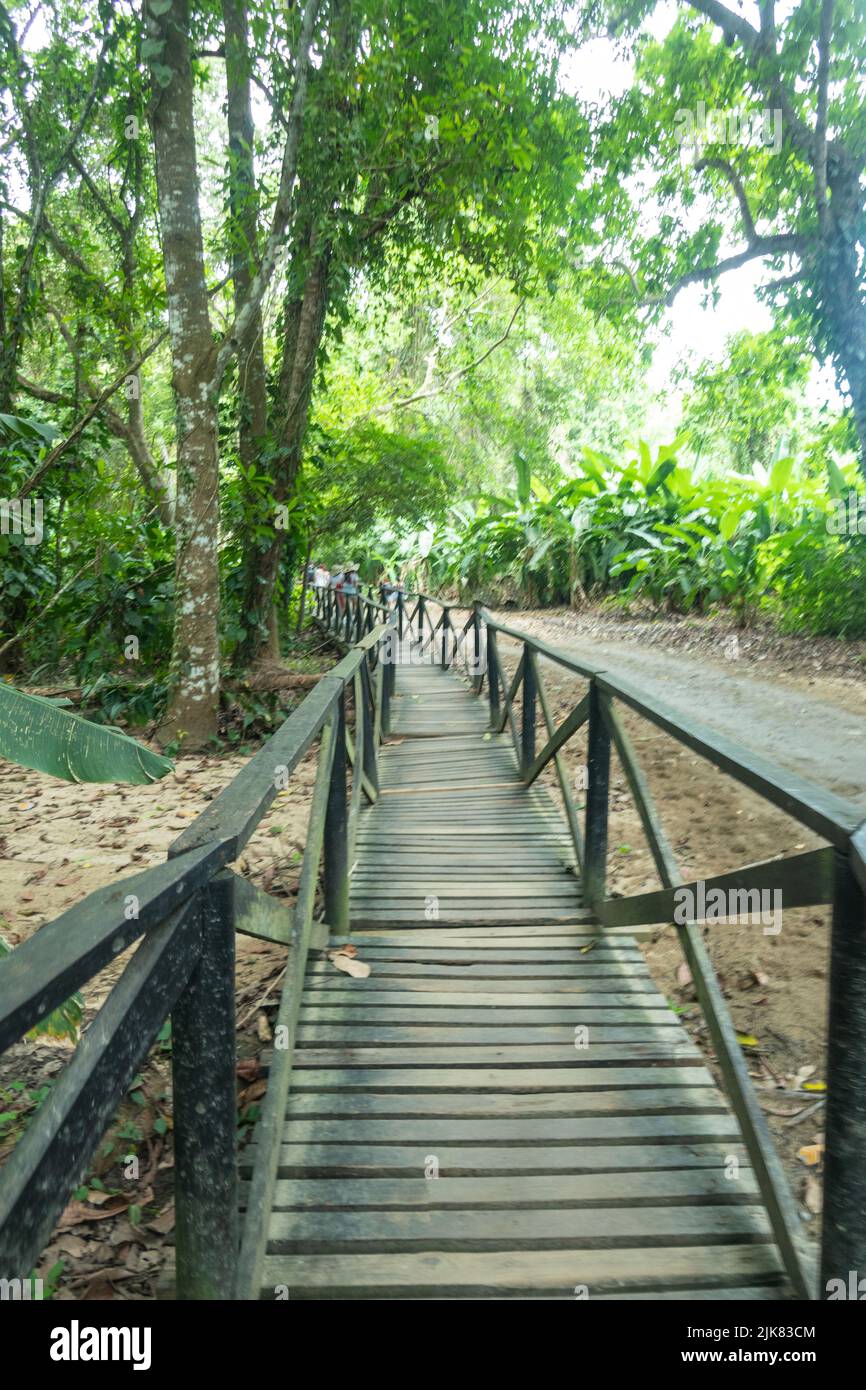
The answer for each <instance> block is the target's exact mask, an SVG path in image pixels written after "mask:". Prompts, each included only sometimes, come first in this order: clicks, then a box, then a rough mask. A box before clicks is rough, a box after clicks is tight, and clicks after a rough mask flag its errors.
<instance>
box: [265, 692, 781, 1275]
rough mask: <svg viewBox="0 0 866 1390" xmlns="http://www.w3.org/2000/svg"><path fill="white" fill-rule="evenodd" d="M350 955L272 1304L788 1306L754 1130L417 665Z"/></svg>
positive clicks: (315, 999) (548, 833) (291, 1192)
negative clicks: (483, 1301) (363, 965)
mask: <svg viewBox="0 0 866 1390" xmlns="http://www.w3.org/2000/svg"><path fill="white" fill-rule="evenodd" d="M391 709H392V721H391V726H392V733H391V738H390V739H389V740H388V741H387V742H386V743H385V744H384V746H383V747H382V748H381V749H380V758H379V771H380V786H381V794H380V796H379V799H378V801H377V802H376V803H375V805H373V806H372V807H370V808H369V809H368V810H367V811H366V812H364V813H363V816H362V819H361V822H360V829H359V833H358V838H357V843H356V849H355V863H354V868H353V874H352V885H353V886H352V896H351V923H352V932H351V939H352V942H353V943H354V945H355V946H356V947H357V951H358V958H359V959H361V960H363V961H365V962H367V963H368V964H369V965H370V966H371V974H370V976H369V977H368V978H367V979H356V978H352V977H350V976H347V975H345V974H341V973H339V972H338V971H337V970H336V969H335V968H334V966H333V965H332V964H331V963H330V961H328V960H327V959H326V958H324V957H321V956H320V957H319V958H318V959H315V960H311V962H310V964H309V965H308V969H307V977H306V981H305V990H304V996H303V1003H302V1007H301V1012H300V1017H299V1025H298V1033H297V1040H296V1049H295V1055H294V1068H293V1075H292V1083H291V1094H290V1098H289V1104H288V1114H287V1118H286V1124H285V1131H284V1143H283V1146H282V1149H281V1153H280V1165H279V1172H278V1180H277V1183H276V1193H275V1201H274V1204H273V1209H272V1215H271V1219H270V1226H269V1238H268V1246H267V1254H266V1257H265V1261H264V1269H263V1274H262V1293H263V1296H264V1297H273V1290H274V1288H275V1287H277V1286H287V1287H288V1289H289V1291H290V1297H291V1298H293V1299H295V1298H301V1299H303V1298H383V1297H399V1298H457V1297H467V1298H482V1297H483V1298H538V1297H542V1298H581V1297H584V1296H588V1298H589V1299H590V1300H592V1299H593V1298H601V1299H611V1298H624V1299H656V1298H665V1299H668V1298H670V1299H673V1298H682V1299H728V1298H732V1299H733V1298H749V1299H780V1298H785V1297H787V1296H790V1295H789V1291H788V1288H787V1285H786V1283H785V1276H784V1273H783V1270H782V1265H781V1262H780V1259H779V1255H778V1252H777V1248H776V1246H775V1244H774V1243H773V1238H772V1235H771V1233H770V1227H769V1223H768V1220H767V1216H766V1213H765V1210H764V1208H763V1205H762V1202H761V1198H760V1196H759V1194H758V1189H757V1185H756V1183H755V1180H754V1178H753V1175H752V1172H751V1169H750V1167H749V1164H748V1159H747V1155H746V1152H745V1150H744V1148H743V1145H742V1143H741V1140H740V1135H739V1133H738V1129H737V1124H736V1121H735V1119H734V1118H733V1116H732V1114H731V1112H730V1110H729V1108H728V1106H727V1104H726V1102H725V1100H724V1098H723V1097H722V1095H721V1093H720V1091H719V1090H718V1089H717V1088H716V1086H715V1085H714V1082H713V1078H712V1076H711V1074H710V1072H709V1071H708V1069H707V1067H706V1065H705V1063H704V1059H703V1057H702V1055H701V1053H700V1052H699V1051H698V1049H697V1048H696V1047H695V1046H694V1044H693V1043H692V1042H691V1040H690V1038H689V1037H688V1035H687V1033H686V1032H685V1030H684V1029H683V1028H682V1026H681V1025H680V1023H679V1021H678V1019H677V1017H676V1015H675V1014H674V1013H673V1011H672V1010H671V1009H670V1008H668V1007H667V1003H666V1001H665V999H664V998H663V997H662V995H661V994H660V993H659V991H658V989H657V987H656V985H655V983H654V982H653V980H652V978H651V976H650V974H649V972H648V970H647V968H646V965H645V962H644V957H643V955H642V953H641V952H640V950H639V949H638V946H637V943H636V942H635V940H634V938H633V937H629V936H626V935H621V934H616V933H607V934H604V935H602V934H601V933H600V930H599V928H598V927H597V926H596V924H595V923H594V922H593V920H592V918H591V916H590V914H589V913H588V912H587V911H586V910H585V909H584V907H583V905H582V898H581V888H580V882H579V879H578V877H577V874H576V870H575V865H574V861H573V854H572V849H571V842H570V840H569V837H568V834H567V831H566V827H565V825H564V823H563V821H562V819H561V817H560V814H559V811H558V808H557V806H556V805H555V803H554V802H553V799H552V798H551V797H549V795H548V794H547V793H546V791H544V790H542V789H539V788H535V789H532V790H529V791H528V790H526V789H525V788H523V787H521V784H520V779H519V775H518V769H517V766H516V762H515V757H514V752H513V749H512V747H511V744H510V741H509V742H508V743H506V742H505V739H504V737H502V736H489V735H487V734H486V727H487V721H486V712H485V708H484V705H483V703H482V702H481V701H478V700H476V699H475V698H473V696H472V694H471V693H470V692H469V690H468V689H467V687H466V686H465V685H464V684H463V683H462V682H461V681H460V679H459V678H458V676H457V675H456V674H452V673H451V672H446V671H443V670H440V669H439V668H437V667H432V666H419V665H411V664H410V665H402V666H400V667H399V669H398V671H397V678H396V689H395V691H394V697H393V700H392V706H391Z"/></svg>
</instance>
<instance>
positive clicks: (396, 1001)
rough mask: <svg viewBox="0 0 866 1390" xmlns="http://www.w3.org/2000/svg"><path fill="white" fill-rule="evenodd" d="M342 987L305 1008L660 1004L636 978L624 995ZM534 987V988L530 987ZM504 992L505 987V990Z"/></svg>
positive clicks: (308, 999)
mask: <svg viewBox="0 0 866 1390" xmlns="http://www.w3.org/2000/svg"><path fill="white" fill-rule="evenodd" d="M345 978H346V983H345V984H343V983H342V981H341V980H340V979H339V978H335V980H334V982H333V984H329V985H328V986H327V987H325V988H322V989H310V990H308V991H307V993H306V994H305V996H304V1002H305V1004H307V1005H310V1004H321V1005H325V1004H332V1005H333V1004H340V1005H343V1006H344V1007H345V1005H346V1004H347V1002H350V1003H351V1006H352V1007H353V1008H354V1007H356V1006H357V1007H359V1008H373V1007H375V1008H383V1007H384V1008H388V1007H389V1006H396V1007H402V1006H404V1005H406V1004H413V1005H414V1006H415V1007H416V1008H417V1007H419V1006H420V1005H425V1006H426V1007H427V1008H437V1007H441V1006H443V1005H444V1006H445V1007H446V1008H453V1007H455V1006H456V1005H458V1004H462V1005H464V1006H470V1005H471V1006H474V1007H476V1008H496V1009H500V1008H509V1009H514V1008H530V1009H538V1008H550V1007H556V1008H566V1007H571V1008H574V1009H576V1010H583V1009H591V1008H593V1007H604V1008H628V1007H629V1005H631V1007H633V1008H641V1007H643V1006H644V1001H645V999H646V1000H649V1001H651V1002H652V1003H653V1004H654V1005H655V1006H656V1007H658V1001H659V999H660V998H661V996H660V995H659V994H657V993H656V986H655V981H654V980H652V979H650V978H649V977H647V978H646V979H641V978H639V977H637V976H636V977H635V978H634V979H633V980H630V981H628V982H627V984H628V989H626V988H625V987H624V985H623V983H622V982H620V981H617V980H614V981H607V982H606V981H604V980H595V981H594V982H592V984H588V985H584V986H580V985H576V986H575V988H574V989H571V990H564V989H562V990H551V989H550V981H545V989H544V992H543V993H542V992H541V991H540V990H539V989H538V988H537V987H530V988H528V989H525V990H523V991H522V992H521V991H517V990H515V989H514V987H513V986H512V985H510V984H508V983H507V982H506V981H501V980H497V981H494V982H493V983H492V984H482V983H481V982H479V981H476V982H475V983H474V984H472V982H471V981H467V984H469V985H471V988H470V989H465V990H463V989H457V988H456V987H455V986H452V987H451V988H450V989H448V990H443V989H442V987H441V984H439V985H438V986H437V987H436V988H435V989H434V988H430V989H428V988H427V987H426V986H425V985H424V984H423V983H420V982H419V984H418V985H408V984H407V983H406V982H405V981H399V982H395V983H396V984H398V985H399V988H394V989H380V988H379V987H378V986H377V983H376V980H375V978H373V977H371V978H370V979H368V980H364V981H358V980H351V982H350V977H348V976H347V977H345ZM530 983H531V984H536V985H537V982H530ZM427 984H429V985H433V984H435V981H428V982H427ZM503 986H506V987H505V988H503Z"/></svg>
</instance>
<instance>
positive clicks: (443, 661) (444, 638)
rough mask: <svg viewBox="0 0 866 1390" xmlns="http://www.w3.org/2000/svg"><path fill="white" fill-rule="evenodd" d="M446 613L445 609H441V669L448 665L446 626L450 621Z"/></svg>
mask: <svg viewBox="0 0 866 1390" xmlns="http://www.w3.org/2000/svg"><path fill="white" fill-rule="evenodd" d="M448 613H449V610H448V609H447V608H443V609H442V659H441V663H440V664H441V665H442V666H443V668H444V667H445V666H447V665H448V624H449V623H450V621H451V619H450V618H449V616H448Z"/></svg>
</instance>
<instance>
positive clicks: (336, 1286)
mask: <svg viewBox="0 0 866 1390" xmlns="http://www.w3.org/2000/svg"><path fill="white" fill-rule="evenodd" d="M781 1277H782V1276H781V1270H780V1267H779V1262H778V1257H777V1255H776V1253H775V1250H774V1249H773V1247H772V1246H764V1245H741V1246H736V1245H734V1246H727V1245H719V1246H717V1245H709V1246H707V1247H706V1248H704V1247H701V1246H687V1247H670V1246H667V1247H664V1246H648V1247H646V1248H645V1249H634V1250H628V1249H623V1250H599V1251H592V1250H584V1251H582V1252H581V1254H580V1258H579V1260H576V1259H575V1255H574V1252H572V1251H570V1250H565V1251H558V1250H544V1251H521V1252H506V1251H495V1252H490V1253H487V1252H484V1251H478V1252H472V1253H468V1252H467V1253H464V1252H452V1253H449V1254H447V1255H443V1256H438V1255H435V1254H430V1253H423V1254H406V1255H400V1254H384V1255H347V1254H338V1255H272V1256H269V1257H268V1258H267V1259H266V1260H265V1262H264V1268H263V1271H262V1290H263V1293H264V1294H265V1296H268V1295H269V1294H270V1295H272V1294H273V1290H274V1289H275V1288H276V1287H277V1286H280V1287H288V1288H289V1289H290V1290H291V1291H292V1295H293V1297H297V1298H363V1297H376V1296H387V1297H391V1298H411V1297H413V1296H415V1297H429V1296H430V1295H432V1294H437V1295H438V1294H443V1293H452V1292H453V1293H454V1294H459V1295H460V1296H461V1297H465V1296H466V1295H467V1294H483V1295H486V1296H488V1297H490V1296H496V1294H497V1293H501V1292H508V1291H511V1292H514V1293H522V1292H524V1291H532V1290H537V1291H541V1292H544V1293H561V1294H571V1296H572V1297H573V1296H574V1289H575V1285H576V1284H580V1285H581V1286H582V1287H586V1288H587V1289H589V1290H590V1293H591V1294H592V1293H595V1292H596V1291H601V1290H608V1291H611V1290H613V1289H617V1290H622V1289H627V1288H632V1289H634V1288H636V1287H644V1288H664V1287H665V1286H666V1285H670V1284H671V1283H675V1282H679V1283H681V1284H682V1283H689V1284H700V1283H704V1284H706V1285H707V1286H708V1287H712V1285H713V1284H730V1283H732V1282H737V1281H739V1280H750V1281H752V1282H764V1283H776V1284H778V1283H779V1282H780V1281H781Z"/></svg>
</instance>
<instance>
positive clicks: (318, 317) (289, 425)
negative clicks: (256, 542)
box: [237, 249, 330, 664]
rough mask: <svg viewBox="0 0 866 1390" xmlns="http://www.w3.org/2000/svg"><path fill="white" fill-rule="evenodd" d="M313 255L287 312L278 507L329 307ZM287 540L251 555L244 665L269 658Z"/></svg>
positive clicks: (296, 449) (323, 273)
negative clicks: (298, 290) (300, 286)
mask: <svg viewBox="0 0 866 1390" xmlns="http://www.w3.org/2000/svg"><path fill="white" fill-rule="evenodd" d="M310 256H311V258H310V265H309V270H308V273H307V275H306V278H305V280H304V283H303V289H302V290H301V291H300V293H296V294H295V295H292V296H291V297H290V298H289V299H288V300H287V302H286V306H285V311H284V332H283V359H282V365H281V369H280V380H279V388H278V400H279V402H280V416H279V419H278V429H277V437H278V444H279V448H278V450H277V461H276V464H275V472H274V497H275V500H276V501H277V503H285V502H288V500H289V499H290V498H291V495H292V491H293V489H294V485H295V479H296V478H297V475H298V468H299V466H300V461H301V454H302V451H303V446H304V438H305V436H306V432H307V422H308V419H309V410H310V397H311V395H312V390H313V378H314V376H315V370H316V357H317V354H318V351H319V345H320V343H321V341H322V333H323V330H324V325H325V313H326V310H327V304H328V270H329V263H330V256H329V252H328V250H327V249H325V250H324V251H320V252H318V253H317V252H315V250H313V251H311V253H310ZM285 539H286V532H285V529H283V528H281V527H280V526H279V525H275V526H274V530H273V537H272V539H271V540H270V541H269V542H268V543H267V544H266V545H265V546H264V547H263V548H261V549H253V548H252V547H251V548H250V550H249V551H248V554H247V561H246V568H245V574H244V584H243V606H244V617H245V622H246V628H247V630H246V636H245V638H244V640H243V642H242V643H241V644H240V646H239V648H238V653H237V657H238V660H239V663H240V664H254V663H255V662H256V661H259V660H262V659H263V658H264V657H266V656H268V655H269V641H268V634H269V632H271V630H272V629H271V614H272V612H273V606H274V598H275V594H276V589H277V580H278V577H279V571H280V560H281V558H282V553H283V546H284V544H285Z"/></svg>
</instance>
